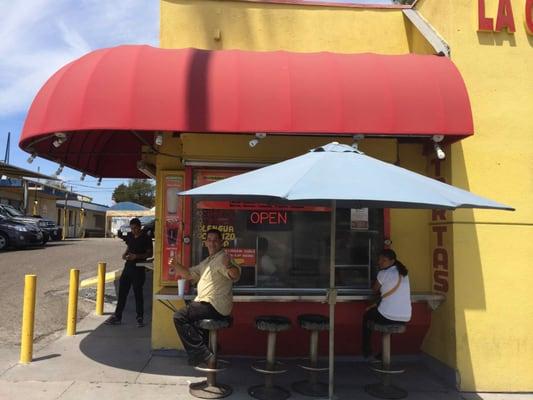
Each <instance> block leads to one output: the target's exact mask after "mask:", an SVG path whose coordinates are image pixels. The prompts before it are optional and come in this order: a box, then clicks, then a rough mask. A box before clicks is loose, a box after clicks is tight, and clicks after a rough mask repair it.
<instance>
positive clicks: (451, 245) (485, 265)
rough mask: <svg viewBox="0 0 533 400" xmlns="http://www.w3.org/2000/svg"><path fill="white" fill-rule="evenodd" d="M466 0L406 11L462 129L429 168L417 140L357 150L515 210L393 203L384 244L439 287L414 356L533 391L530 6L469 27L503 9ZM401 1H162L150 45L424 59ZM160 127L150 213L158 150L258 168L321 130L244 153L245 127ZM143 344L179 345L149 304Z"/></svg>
mask: <svg viewBox="0 0 533 400" xmlns="http://www.w3.org/2000/svg"><path fill="white" fill-rule="evenodd" d="M476 3H478V2H474V1H472V0H453V1H442V0H419V1H417V2H416V4H415V6H414V8H413V10H415V11H416V12H417V13H418V14H419V15H420V16H421V17H422V20H423V21H425V22H426V24H427V26H429V27H430V28H431V29H432V30H433V31H434V33H436V34H437V35H438V36H440V37H441V38H442V39H443V40H444V41H445V42H446V43H447V44H448V46H449V48H450V51H451V59H452V60H453V62H454V63H455V65H456V66H457V67H458V69H459V71H460V72H461V74H462V77H463V79H464V81H465V84H466V86H467V90H468V93H469V96H470V102H471V105H472V113H473V117H474V129H475V133H474V135H473V136H472V137H469V138H467V139H465V140H462V141H460V142H457V143H454V144H452V145H451V146H447V148H445V151H446V159H445V160H444V161H443V162H441V163H436V162H435V155H434V153H433V152H428V151H427V146H426V145H424V144H423V143H414V144H405V143H402V144H400V143H399V142H398V141H397V140H396V139H367V140H364V141H363V142H362V144H361V148H362V149H363V151H365V153H367V154H369V155H371V156H374V157H377V158H380V159H382V160H385V161H389V162H398V161H399V163H400V165H401V166H403V167H405V168H408V169H410V170H413V171H416V172H419V173H423V174H426V175H429V176H434V177H436V178H440V179H444V180H446V182H448V183H450V184H453V185H455V186H458V187H461V188H464V189H467V190H470V191H472V192H474V193H477V194H480V195H484V196H487V197H490V198H494V199H495V200H497V201H500V202H502V203H506V204H509V205H512V206H513V207H515V208H516V211H515V212H513V213H510V212H497V211H487V210H478V211H465V210H459V211H454V212H447V213H440V212H438V211H423V210H417V211H413V210H392V211H391V218H390V225H391V229H390V234H391V240H392V246H393V248H394V249H395V250H396V251H397V252H398V254H400V255H401V259H402V261H404V263H405V264H406V265H408V266H409V267H410V276H411V285H412V288H413V290H417V291H435V292H441V293H444V294H445V295H446V301H445V302H444V303H443V304H442V305H441V306H440V307H439V308H438V309H437V310H435V311H434V312H433V313H432V321H431V327H430V330H429V332H428V334H427V336H426V337H425V339H424V344H423V351H424V352H425V353H427V354H429V355H430V356H432V357H434V358H435V359H437V360H439V361H440V362H442V363H444V364H445V365H446V366H448V367H449V369H450V370H452V371H455V372H456V377H457V379H456V382H457V385H458V388H459V389H461V390H464V391H517V392H518V391H533V378H532V377H533V359H532V358H531V354H533V341H532V340H531V339H529V335H530V331H532V330H533V299H532V298H531V297H530V296H528V293H529V286H530V282H532V281H533V270H532V269H531V267H530V266H529V265H528V250H529V248H530V247H531V242H532V241H533V234H532V223H533V211H532V207H531V204H532V203H533V199H532V193H533V168H532V160H533V139H532V138H533V136H532V135H531V131H533V117H532V116H533V74H532V73H531V71H533V36H532V35H531V34H530V33H529V32H528V26H527V22H528V21H529V19H528V18H531V15H530V14H527V13H528V12H531V9H528V8H527V7H526V6H527V5H528V4H529V3H531V2H529V1H526V0H512V1H510V2H503V3H508V4H510V5H511V6H510V7H511V9H512V16H513V19H514V22H515V32H509V30H512V29H509V28H506V29H503V30H502V31H501V32H491V31H488V32H487V31H480V30H479V25H480V19H483V21H486V20H487V19H490V18H493V22H494V26H495V27H496V26H497V22H498V21H497V16H498V10H500V15H502V13H503V14H505V15H507V19H508V18H509V12H510V11H509V9H508V8H507V9H506V8H505V7H506V6H505V4H504V5H503V6H502V5H501V3H502V2H501V1H498V0H487V1H481V2H479V3H478V4H476ZM481 5H483V6H484V7H483V8H484V10H483V13H482V14H483V15H481V14H480V9H479V7H481ZM502 7H503V11H502ZM404 10H408V11H407V13H408V12H410V11H412V10H411V9H408V8H378V7H376V8H371V7H366V8H365V7H342V6H321V5H314V6H311V5H303V4H274V3H272V2H248V1H225V0H224V1H220V0H219V1H214V0H211V1H209V0H195V1H185V0H162V1H161V37H160V40H161V47H163V48H188V47H193V48H200V49H211V50H215V49H242V50H251V51H268V50H287V51H293V52H317V51H330V52H336V53H363V52H373V53H379V54H406V53H419V54H434V53H435V48H434V47H432V46H431V45H430V43H429V42H428V39H427V33H426V34H423V33H421V31H420V29H419V27H418V28H417V27H416V26H415V25H414V24H413V22H411V21H412V20H411V19H410V18H409V15H408V14H406V12H404ZM500 22H501V24H503V23H504V22H505V21H503V22H502V21H500ZM501 24H500V25H501ZM499 27H500V28H501V26H499ZM412 112H413V113H415V114H416V112H417V110H413V111H412ZM164 136H165V137H164V139H165V140H164V142H163V146H162V149H161V152H160V155H157V156H156V159H155V160H153V159H152V160H150V159H149V158H147V161H151V162H153V163H154V164H155V165H156V167H157V185H158V187H157V198H158V205H157V207H156V208H157V219H158V221H161V218H162V217H163V216H162V214H161V210H162V208H163V207H162V204H163V199H164V198H165V196H164V193H163V187H162V183H163V182H164V181H165V177H166V176H168V175H179V174H181V173H182V172H183V170H184V165H182V164H181V163H180V161H179V160H176V158H173V157H167V156H165V155H161V154H163V153H167V154H174V155H179V156H180V157H181V158H182V159H187V160H195V159H198V160H204V161H206V160H207V161H208V160H213V161H228V162H235V161H239V162H255V163H261V162H262V163H271V162H277V161H281V160H284V159H287V158H289V157H292V156H296V155H299V154H301V153H303V152H305V151H307V150H308V149H309V148H312V147H315V146H318V145H321V144H324V143H325V141H324V140H325V139H324V138H309V137H307V138H295V137H269V138H268V140H265V141H264V143H262V144H261V146H258V147H257V148H256V149H254V151H253V152H251V151H250V149H249V147H248V140H249V137H248V136H246V135H223V136H222V135H210V134H194V133H187V134H181V135H180V136H179V137H176V136H173V135H172V134H170V133H168V134H164ZM335 139H337V140H338V141H345V142H346V143H350V140H347V139H342V138H335ZM332 140H333V138H332V139H331V140H329V141H332ZM160 228H161V227H160ZM159 231H161V229H159ZM160 233H161V232H160ZM155 250H156V251H155V254H156V260H155V265H156V268H155V271H154V292H158V291H160V290H161V289H162V288H163V286H164V285H163V283H162V277H161V263H162V262H163V261H162V260H161V258H160V254H161V253H162V240H161V236H160V237H159V238H157V240H156V249H155ZM177 306H179V304H177ZM152 347H153V348H179V347H180V344H179V343H178V339H177V337H176V334H175V331H174V327H173V326H172V320H171V313H170V311H169V310H168V309H166V308H165V307H163V306H162V305H161V304H160V303H158V302H154V312H153V322H152Z"/></svg>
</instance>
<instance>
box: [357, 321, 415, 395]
mask: <svg viewBox="0 0 533 400" xmlns="http://www.w3.org/2000/svg"><path fill="white" fill-rule="evenodd" d="M371 329H372V330H374V331H375V332H381V339H382V357H383V362H382V365H381V368H378V367H377V366H374V367H371V369H372V370H373V371H375V372H377V373H379V374H380V375H381V382H379V383H374V384H370V385H366V386H365V391H366V392H367V393H368V394H370V395H371V396H374V397H379V398H381V399H403V398H404V397H407V391H406V390H404V389H402V388H399V387H397V386H394V385H393V384H392V382H391V378H392V375H397V374H402V373H404V372H405V370H403V369H397V370H393V369H391V361H390V350H391V345H390V339H391V335H392V334H393V333H404V332H405V325H404V324H391V325H380V324H375V323H371Z"/></svg>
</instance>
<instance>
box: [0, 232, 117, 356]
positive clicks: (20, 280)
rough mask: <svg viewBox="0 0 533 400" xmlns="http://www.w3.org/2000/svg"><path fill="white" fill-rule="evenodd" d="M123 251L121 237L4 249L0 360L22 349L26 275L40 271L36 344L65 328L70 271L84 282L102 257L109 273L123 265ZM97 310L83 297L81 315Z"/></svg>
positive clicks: (0, 286)
mask: <svg viewBox="0 0 533 400" xmlns="http://www.w3.org/2000/svg"><path fill="white" fill-rule="evenodd" d="M123 250H124V242H123V241H122V240H120V239H104V238H90V239H68V240H64V241H58V242H49V243H48V244H47V245H46V246H45V247H43V248H33V249H25V250H8V251H4V252H0V274H1V275H0V276H1V279H0V304H1V305H2V318H0V358H3V357H1V356H2V354H8V353H11V352H13V351H15V350H16V349H18V346H19V343H20V329H21V317H22V300H23V293H24V275H26V274H35V275H37V299H36V310H35V342H36V345H37V346H39V344H40V343H41V342H43V344H44V343H45V342H46V341H47V340H53V338H54V337H56V336H57V335H61V333H62V331H63V330H64V329H65V327H66V317H67V304H68V285H69V270H70V269H71V268H77V269H79V270H80V280H82V279H84V278H88V277H91V276H94V275H96V270H97V264H98V262H99V261H104V262H107V270H108V271H110V270H113V269H118V268H121V267H122V265H123V261H122V260H121V254H122V252H123ZM93 310H94V303H93V302H91V301H87V300H84V299H83V298H80V300H79V303H78V317H79V318H80V319H81V318H83V317H84V316H86V315H87V314H88V313H89V312H92V311H93ZM6 357H7V355H6ZM0 363H1V362H0Z"/></svg>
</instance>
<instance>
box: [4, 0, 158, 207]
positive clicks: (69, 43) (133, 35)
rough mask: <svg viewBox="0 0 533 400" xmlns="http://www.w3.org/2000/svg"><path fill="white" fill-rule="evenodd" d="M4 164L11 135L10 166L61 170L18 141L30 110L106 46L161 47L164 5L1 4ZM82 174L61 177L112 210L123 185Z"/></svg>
mask: <svg viewBox="0 0 533 400" xmlns="http://www.w3.org/2000/svg"><path fill="white" fill-rule="evenodd" d="M0 15H2V24H0V159H2V160H3V159H4V153H5V147H6V138H7V132H11V151H10V163H11V164H14V165H18V166H20V167H22V168H26V169H31V170H34V171H37V168H38V167H39V168H40V171H41V172H42V173H44V174H47V175H52V174H53V173H54V172H55V171H56V170H57V168H58V165H57V164H56V163H52V162H49V161H46V160H43V159H41V158H37V159H36V160H35V161H34V162H33V163H32V164H31V165H30V164H28V163H27V162H26V160H27V158H28V157H29V154H27V153H25V152H23V151H22V150H21V149H20V148H19V147H18V141H19V137H20V132H21V130H22V126H23V125H24V119H25V117H26V113H27V111H28V109H29V106H30V104H31V102H32V100H33V98H34V97H35V95H36V94H37V92H38V90H39V89H40V88H41V87H42V86H43V84H44V83H45V82H46V80H47V79H48V78H49V77H50V76H51V75H52V74H53V73H54V72H56V71H57V70H58V69H59V68H61V67H62V66H63V65H65V64H67V63H69V62H71V61H73V60H75V59H77V58H79V57H81V56H82V55H84V54H86V53H88V52H90V51H92V50H96V49H98V48H102V47H112V46H117V45H120V44H150V45H153V46H158V45H159V0H121V1H109V0H24V1H0ZM80 175H81V174H80V172H79V171H75V170H72V169H68V168H65V169H64V171H63V173H62V174H61V175H60V178H62V179H63V180H65V181H66V183H67V184H68V185H69V186H72V187H73V189H74V191H76V192H78V193H80V194H83V195H86V196H90V197H93V201H94V202H95V203H99V204H106V205H110V204H112V202H111V195H112V193H113V189H114V188H115V187H116V186H117V185H118V184H120V183H122V182H124V181H123V180H114V179H104V180H103V181H102V184H101V186H100V187H98V186H97V185H96V179H94V178H89V177H87V178H86V179H85V181H83V182H81V181H80Z"/></svg>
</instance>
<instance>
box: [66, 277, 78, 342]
mask: <svg viewBox="0 0 533 400" xmlns="http://www.w3.org/2000/svg"><path fill="white" fill-rule="evenodd" d="M79 286H80V270H79V269H71V270H70V289H69V292H68V313H67V314H68V315H67V336H74V335H75V334H76V318H77V316H78V288H79Z"/></svg>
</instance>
